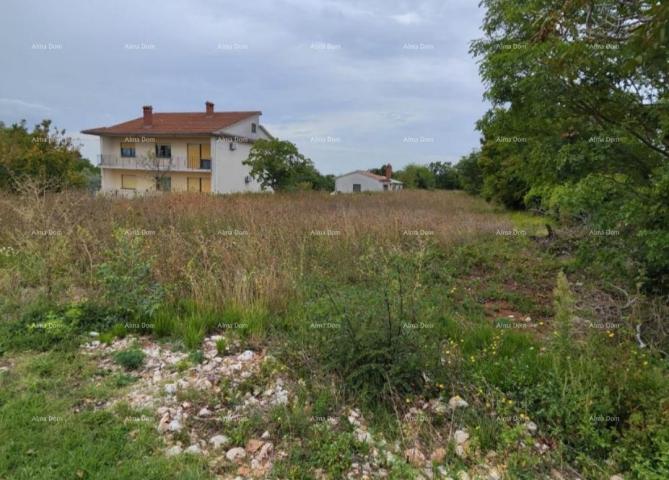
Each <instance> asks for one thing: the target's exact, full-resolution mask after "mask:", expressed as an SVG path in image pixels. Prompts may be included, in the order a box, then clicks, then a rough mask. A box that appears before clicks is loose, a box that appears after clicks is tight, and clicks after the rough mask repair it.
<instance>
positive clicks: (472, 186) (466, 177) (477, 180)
mask: <svg viewBox="0 0 669 480" xmlns="http://www.w3.org/2000/svg"><path fill="white" fill-rule="evenodd" d="M480 157H481V153H480V152H478V151H474V152H472V153H470V154H469V155H466V156H464V157H462V158H461V159H460V161H459V162H458V164H457V165H456V166H455V170H456V171H457V173H458V181H459V183H460V187H461V188H462V189H463V190H464V191H465V192H467V193H471V194H473V195H478V194H480V193H481V189H482V188H483V174H482V172H481V167H480V166H479V164H478V161H479V158H480Z"/></svg>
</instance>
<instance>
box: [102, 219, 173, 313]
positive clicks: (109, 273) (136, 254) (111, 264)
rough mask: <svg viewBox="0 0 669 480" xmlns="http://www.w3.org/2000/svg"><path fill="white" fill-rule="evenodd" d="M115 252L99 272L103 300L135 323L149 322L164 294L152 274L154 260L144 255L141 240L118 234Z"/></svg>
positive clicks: (117, 232) (109, 254)
mask: <svg viewBox="0 0 669 480" xmlns="http://www.w3.org/2000/svg"><path fill="white" fill-rule="evenodd" d="M115 238H116V249H115V251H111V252H108V254H107V257H108V259H107V261H106V262H105V263H103V264H102V265H100V266H99V267H98V269H97V278H98V281H99V282H100V284H101V286H102V298H103V300H104V301H105V302H106V304H107V305H108V306H110V307H113V308H115V309H118V310H119V311H121V312H123V313H124V314H126V315H127V316H129V317H130V318H131V319H133V320H137V319H148V318H150V317H151V316H152V315H153V314H154V313H155V312H156V311H157V310H158V308H159V307H160V305H161V303H162V300H163V290H162V288H161V286H160V284H158V282H156V281H155V280H154V278H153V275H152V273H151V269H152V262H151V259H146V258H144V256H143V254H142V238H141V237H131V236H129V235H127V234H126V233H125V232H124V231H121V230H117V231H116V233H115Z"/></svg>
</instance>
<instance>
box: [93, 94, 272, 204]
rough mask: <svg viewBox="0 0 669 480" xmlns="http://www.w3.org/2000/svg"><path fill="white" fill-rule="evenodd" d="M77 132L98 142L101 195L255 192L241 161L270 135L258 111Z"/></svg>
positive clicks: (138, 121)
mask: <svg viewBox="0 0 669 480" xmlns="http://www.w3.org/2000/svg"><path fill="white" fill-rule="evenodd" d="M143 110H144V111H143V116H142V117H139V118H135V119H133V120H129V121H127V122H123V123H119V124H117V125H113V126H111V127H101V128H92V129H89V130H83V131H82V132H81V133H85V134H89V135H98V136H99V137H100V152H101V154H100V158H99V160H100V162H99V163H100V169H101V172H102V173H101V174H102V189H101V190H102V192H103V193H108V194H118V195H125V196H132V195H136V194H142V193H146V192H152V191H154V192H155V191H174V192H185V191H188V192H215V193H233V192H255V191H259V190H260V185H259V184H258V183H257V182H256V181H255V180H254V179H253V178H251V177H250V176H249V170H250V169H249V167H248V166H246V165H243V163H242V162H243V161H244V160H246V159H247V158H248V156H249V152H250V150H251V146H252V144H253V142H254V141H256V140H258V139H261V138H264V139H270V138H272V136H271V135H270V134H269V132H267V130H266V129H265V128H264V127H263V126H262V125H260V115H261V112H215V111H214V104H213V103H211V102H206V104H205V110H204V111H203V112H195V113H158V112H154V111H153V108H152V107H151V106H145V107H143Z"/></svg>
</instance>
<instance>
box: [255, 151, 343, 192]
mask: <svg viewBox="0 0 669 480" xmlns="http://www.w3.org/2000/svg"><path fill="white" fill-rule="evenodd" d="M244 164H245V165H248V166H250V167H251V176H252V177H253V178H255V179H256V180H257V181H259V182H260V185H261V187H262V188H263V189H267V188H271V189H272V190H274V191H281V190H298V189H314V190H321V189H322V190H327V189H332V188H334V182H333V180H332V178H329V177H323V176H322V175H321V174H320V173H319V172H318V170H316V168H315V167H314V164H313V162H312V161H311V160H310V159H308V158H306V157H305V156H304V155H302V154H301V153H300V152H299V151H298V149H297V147H296V146H295V144H293V143H291V142H288V141H285V140H278V139H275V138H273V139H271V140H265V139H261V140H256V141H255V142H254V143H253V146H252V147H251V153H250V154H249V158H248V159H246V160H245V161H244ZM331 184H332V185H331ZM330 187H332V188H330Z"/></svg>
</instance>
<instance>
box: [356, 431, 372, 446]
mask: <svg viewBox="0 0 669 480" xmlns="http://www.w3.org/2000/svg"><path fill="white" fill-rule="evenodd" d="M355 438H357V439H358V441H359V442H360V443H372V435H371V434H370V433H369V432H365V431H364V430H361V429H356V431H355Z"/></svg>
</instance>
